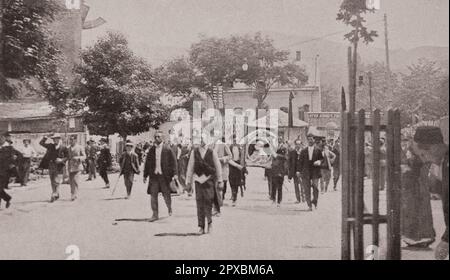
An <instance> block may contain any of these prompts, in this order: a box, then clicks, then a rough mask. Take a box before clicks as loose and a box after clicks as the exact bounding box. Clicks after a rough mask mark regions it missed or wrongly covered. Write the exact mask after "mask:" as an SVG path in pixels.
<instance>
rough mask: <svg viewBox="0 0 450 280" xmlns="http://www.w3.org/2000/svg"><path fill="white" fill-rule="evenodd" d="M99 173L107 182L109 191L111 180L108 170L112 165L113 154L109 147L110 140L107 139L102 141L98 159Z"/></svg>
mask: <svg viewBox="0 0 450 280" xmlns="http://www.w3.org/2000/svg"><path fill="white" fill-rule="evenodd" d="M97 164H98V173H99V174H100V176H101V177H102V179H103V181H104V182H105V188H106V189H108V188H109V187H110V185H109V178H108V168H110V167H111V165H112V157H111V152H110V150H109V147H108V140H107V139H106V138H102V139H100V154H99V156H98V159H97Z"/></svg>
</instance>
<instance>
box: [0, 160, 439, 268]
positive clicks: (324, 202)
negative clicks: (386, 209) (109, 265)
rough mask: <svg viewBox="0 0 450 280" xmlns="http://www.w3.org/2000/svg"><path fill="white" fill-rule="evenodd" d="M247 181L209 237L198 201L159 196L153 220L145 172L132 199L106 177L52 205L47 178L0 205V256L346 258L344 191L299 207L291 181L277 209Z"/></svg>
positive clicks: (427, 255)
mask: <svg viewBox="0 0 450 280" xmlns="http://www.w3.org/2000/svg"><path fill="white" fill-rule="evenodd" d="M116 178H117V175H112V179H113V180H112V181H114V180H115V179H116ZM84 179H85V178H84ZM248 182H249V183H248V189H247V192H246V193H245V197H244V198H241V197H239V200H238V205H237V207H235V208H232V207H231V206H230V205H231V202H230V201H229V200H226V201H225V204H226V205H225V207H224V209H223V213H222V216H221V217H219V218H214V231H213V233H212V234H211V235H203V236H192V235H190V234H191V233H195V232H196V231H197V220H196V207H195V200H194V198H188V197H184V196H179V197H174V202H173V205H174V206H173V207H174V215H173V216H172V217H169V216H168V214H167V209H166V208H165V205H164V202H163V200H162V198H160V216H161V220H159V221H157V222H154V223H149V222H147V219H148V218H150V217H151V211H150V199H149V196H148V195H147V194H146V186H145V185H144V184H143V183H142V178H141V177H140V176H139V177H137V179H136V182H135V187H134V189H133V194H132V198H131V199H130V200H124V199H123V197H124V194H125V187H124V185H123V183H122V182H121V184H120V185H119V189H118V191H117V193H116V195H115V197H111V194H110V191H109V190H104V189H102V187H103V184H102V182H101V179H97V180H96V181H94V182H83V184H82V187H81V188H80V196H79V200H77V201H76V202H71V201H70V200H69V199H70V190H69V186H68V185H63V187H62V199H61V200H59V201H57V202H55V203H53V204H50V203H48V199H49V196H50V186H49V183H48V181H47V179H43V180H39V181H37V182H34V183H32V184H31V185H30V186H29V187H26V188H13V190H12V191H10V192H11V194H12V195H13V197H14V200H13V205H12V207H11V208H10V209H1V210H0V225H1V226H0V244H2V245H1V247H0V259H65V258H67V257H68V254H66V248H67V246H69V245H76V246H77V247H78V248H79V250H80V257H81V259H167V260H170V259H222V260H233V259H339V258H340V240H341V238H340V232H341V231H340V218H341V216H340V215H341V213H340V196H341V193H340V192H331V193H327V194H325V195H323V196H321V198H320V201H319V209H318V210H317V211H314V212H312V213H310V212H306V205H304V204H303V205H296V204H294V190H293V186H292V185H290V184H286V186H285V189H284V201H283V204H282V207H281V208H276V207H274V206H272V203H271V202H270V201H268V199H267V191H266V190H267V185H266V182H265V181H264V180H263V171H262V170H260V169H250V175H249V178H248ZM229 195H230V194H228V195H227V197H228V199H229ZM382 199H383V198H382ZM439 203H440V202H433V209H434V210H435V213H436V215H435V220H436V222H435V223H436V225H437V229H436V230H437V232H438V234H439V235H440V234H441V232H442V230H443V227H442V226H441V221H442V213H441V210H440V209H441V208H440V205H439ZM382 230H383V229H382ZM183 235H185V236H183ZM367 236H368V237H370V236H371V235H370V232H369V229H368V230H367ZM369 241H370V240H367V241H366V242H367V245H369V243H370V242H369ZM403 253H404V258H405V259H416V258H420V259H431V258H432V251H426V252H423V251H422V252H412V251H405V250H404V251H403Z"/></svg>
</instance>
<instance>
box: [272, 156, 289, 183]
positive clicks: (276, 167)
mask: <svg viewBox="0 0 450 280" xmlns="http://www.w3.org/2000/svg"><path fill="white" fill-rule="evenodd" d="M270 172H271V175H272V177H284V176H286V175H288V159H287V156H286V155H284V154H283V155H280V154H277V155H276V156H275V157H274V158H273V160H272V169H271V171H270Z"/></svg>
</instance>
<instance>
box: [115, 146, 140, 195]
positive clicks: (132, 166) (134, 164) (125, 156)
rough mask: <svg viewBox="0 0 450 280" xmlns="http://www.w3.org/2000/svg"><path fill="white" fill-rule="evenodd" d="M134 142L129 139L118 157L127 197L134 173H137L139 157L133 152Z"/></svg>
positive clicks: (131, 186)
mask: <svg viewBox="0 0 450 280" xmlns="http://www.w3.org/2000/svg"><path fill="white" fill-rule="evenodd" d="M133 148H134V144H133V143H132V142H131V141H130V142H127V143H126V144H125V152H123V153H122V155H121V156H120V159H119V163H120V174H122V175H123V179H124V182H125V187H126V188H127V197H126V198H127V199H129V198H130V196H131V189H132V188H133V181H134V174H139V173H140V171H139V159H138V156H137V155H136V153H135V152H133Z"/></svg>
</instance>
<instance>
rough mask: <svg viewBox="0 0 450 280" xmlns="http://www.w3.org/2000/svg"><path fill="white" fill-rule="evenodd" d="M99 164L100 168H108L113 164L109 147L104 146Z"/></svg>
mask: <svg viewBox="0 0 450 280" xmlns="http://www.w3.org/2000/svg"><path fill="white" fill-rule="evenodd" d="M97 164H98V167H99V168H100V169H108V168H110V167H111V165H112V157H111V152H110V150H109V148H102V149H101V150H100V155H99V156H98V159H97Z"/></svg>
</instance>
